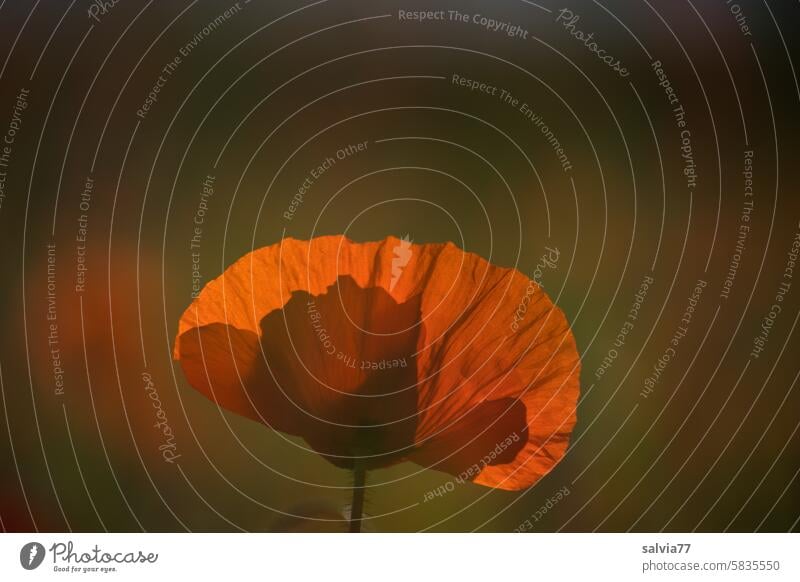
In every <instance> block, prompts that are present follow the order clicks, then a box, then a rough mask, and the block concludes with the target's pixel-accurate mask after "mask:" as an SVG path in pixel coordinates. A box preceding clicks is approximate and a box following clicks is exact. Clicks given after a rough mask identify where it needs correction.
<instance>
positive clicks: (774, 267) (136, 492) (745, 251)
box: [0, 0, 800, 532]
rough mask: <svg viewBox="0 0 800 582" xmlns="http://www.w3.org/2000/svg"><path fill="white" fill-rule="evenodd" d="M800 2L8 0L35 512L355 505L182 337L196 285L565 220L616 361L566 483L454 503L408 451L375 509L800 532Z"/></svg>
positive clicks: (20, 400) (522, 235) (481, 245)
mask: <svg viewBox="0 0 800 582" xmlns="http://www.w3.org/2000/svg"><path fill="white" fill-rule="evenodd" d="M419 11H430V14H428V15H427V16H428V17H429V18H426V19H424V20H420V19H416V20H415V19H414V17H413V16H412V15H413V14H415V13H418V12H419ZM798 23H800V7H798V5H797V4H796V3H777V2H771V3H767V2H757V1H755V0H753V1H749V0H739V1H738V3H736V4H734V3H726V2H692V1H691V0H688V1H685V2H684V1H682V2H667V1H657V2H651V3H648V2H642V3H631V2H625V1H622V0H613V1H612V0H603V1H602V2H594V1H588V0H586V1H584V0H573V1H572V2H570V3H568V4H567V5H566V6H561V5H556V4H554V3H553V2H552V1H550V0H542V2H538V3H533V2H528V1H527V0H504V1H502V2H488V1H482V2H478V1H472V2H468V1H460V2H456V1H450V0H442V1H440V2H437V3H436V4H435V5H432V4H431V3H423V2H413V1H410V0H408V1H401V2H395V1H392V2H389V1H382V0H380V1H372V2H357V1H346V0H345V1H341V0H336V1H334V0H320V1H316V2H308V3H305V2H289V1H270V2H264V1H260V0H252V1H250V2H247V1H245V0H240V2H236V3H234V2H231V3H228V2H225V1H214V2H211V1H205V0H194V1H185V0H182V1H180V2H144V1H138V0H137V1H134V0H124V1H120V2H118V3H116V4H113V5H112V3H110V2H108V3H105V4H104V3H101V2H91V3H90V2H87V1H86V0H76V1H73V2H71V3H66V2H41V3H40V2H29V1H19V2H17V1H15V2H6V3H0V66H1V67H2V68H1V69H0V78H1V79H2V80H1V81H0V133H1V134H3V136H4V141H3V143H2V144H0V172H2V174H0V255H2V259H0V260H2V263H1V264H2V276H3V283H2V285H0V309H1V310H2V323H3V333H2V335H1V336H0V342H2V343H1V344H0V392H1V393H2V399H1V400H0V406H2V411H3V412H2V415H0V425H2V429H0V435H2V436H0V470H2V480H0V519H1V520H2V527H3V529H4V530H5V531H66V530H72V531H105V530H108V531H186V530H191V531H239V530H247V531H272V530H285V529H296V528H298V527H299V526H298V524H297V520H296V519H294V520H293V519H292V518H291V516H292V515H303V514H310V515H312V516H317V517H321V518H323V519H325V518H329V517H330V516H331V515H333V516H334V517H333V519H335V516H336V515H338V514H341V513H342V511H343V507H344V506H345V505H347V504H348V503H349V502H350V494H349V489H348V488H349V487H350V486H351V485H352V482H351V480H352V478H351V476H350V475H349V474H348V473H347V472H346V471H342V470H340V469H337V468H336V467H334V466H333V465H331V464H329V463H327V462H326V461H325V460H323V459H322V458H321V457H319V456H317V455H314V454H312V453H309V452H305V451H303V450H302V449H301V447H299V446H298V444H300V442H299V441H298V440H297V439H294V438H293V437H288V436H286V435H282V434H278V433H274V432H272V431H270V430H268V429H266V428H264V427H263V426H260V425H258V424H256V423H254V422H251V421H249V420H246V419H244V418H241V417H237V416H236V415H233V414H229V413H227V412H224V411H221V410H219V409H218V408H216V407H215V406H214V405H213V404H212V403H211V402H210V401H208V400H206V399H205V398H204V397H203V396H201V395H200V394H199V393H198V392H196V391H195V390H193V389H192V388H191V387H190V386H189V385H188V383H187V382H186V380H185V379H184V377H183V374H182V372H181V370H180V367H179V365H178V364H177V363H176V362H173V361H172V343H173V340H174V336H175V333H176V331H177V324H178V319H179V317H180V315H181V313H182V312H183V311H184V309H186V307H187V306H188V305H189V303H190V302H191V299H192V292H193V285H195V286H196V285H201V286H202V285H203V284H205V283H206V282H208V281H210V280H212V279H214V278H215V277H217V276H219V275H220V274H221V273H222V271H223V270H224V269H225V268H226V267H227V266H229V265H230V264H232V263H233V262H234V261H235V260H236V259H238V258H239V257H240V256H242V255H244V254H245V253H247V252H249V251H250V250H252V249H254V248H259V247H261V246H265V245H269V244H273V243H276V242H278V241H280V240H281V239H282V238H284V237H295V238H299V239H308V238H312V237H315V236H320V235H326V234H339V233H344V234H346V235H347V236H348V237H350V238H351V239H353V240H357V241H370V240H379V239H382V238H384V237H386V236H389V235H393V236H404V235H406V234H407V235H409V236H410V237H411V238H412V239H413V241H414V242H415V243H426V242H443V241H453V242H454V243H455V244H456V245H458V246H459V247H461V248H464V249H465V250H467V251H470V252H475V253H478V254H480V255H481V256H483V257H484V258H486V259H487V260H489V261H490V262H492V263H494V264H497V265H501V266H508V267H514V268H516V269H518V270H520V271H521V272H523V273H525V274H527V275H528V276H530V277H533V276H534V271H535V269H536V265H537V263H538V262H539V260H540V258H541V257H542V255H543V254H545V253H547V252H548V251H547V250H546V248H551V249H558V251H559V260H558V262H557V263H556V264H555V266H554V267H552V268H547V269H545V270H544V271H543V272H542V274H541V278H540V282H541V283H542V285H543V286H544V288H545V290H546V291H547V292H548V294H549V295H550V297H551V298H552V299H553V300H554V302H555V303H556V304H557V305H558V306H559V307H560V308H561V309H562V310H564V312H565V314H566V315H567V318H568V320H569V321H570V323H571V325H572V328H573V331H574V334H575V337H576V340H577V344H578V348H579V351H580V353H581V357H582V361H583V372H582V378H581V385H582V388H581V389H582V392H581V400H580V403H579V406H578V424H577V426H576V429H575V431H574V433H573V439H572V442H571V445H570V449H569V450H568V453H567V455H566V457H565V458H564V459H563V460H562V461H561V463H560V464H559V465H557V466H556V468H555V469H554V470H553V471H552V472H551V473H550V474H548V475H547V476H546V477H545V478H543V479H542V480H541V481H540V482H539V483H537V484H536V485H535V486H534V487H533V488H531V489H529V490H527V491H522V492H508V491H499V490H490V489H487V488H484V487H481V486H478V485H473V484H470V483H466V484H464V485H460V486H456V487H455V488H454V489H453V491H449V492H447V493H446V494H445V495H441V496H435V497H434V498H433V499H432V500H429V501H425V498H426V493H428V492H430V491H432V490H436V489H437V488H438V487H440V486H442V485H445V484H446V483H447V482H449V481H450V479H451V478H450V476H448V475H445V474H443V473H439V472H436V471H422V470H420V468H419V467H417V466H415V465H411V464H401V465H397V466H395V467H392V468H391V469H385V470H380V471H374V472H373V473H372V474H371V475H370V485H372V487H370V489H369V490H368V491H367V495H366V511H367V513H368V514H369V515H370V516H372V518H371V519H370V520H369V524H368V525H367V526H366V529H369V530H370V531H420V530H425V531H472V530H480V531H498V532H503V531H515V530H524V531H595V530H598V531H629V530H631V531H659V530H665V531H692V530H697V531H787V530H795V531H796V530H797V529H798V517H799V516H800V483H798V479H797V477H798V471H799V470H800V448H799V447H798V444H800V436H799V435H798V434H797V427H798V423H799V422H800V419H798V414H797V411H798V410H799V409H800V396H799V395H798V388H797V377H798V371H799V370H800V368H798V365H797V354H798V350H799V349H800V343H799V342H798V333H797V330H796V324H797V320H798V305H799V304H800V281H795V275H798V272H797V271H796V270H795V268H796V263H795V261H796V259H797V250H798V246H797V245H798V244H800V242H798V241H800V239H798V236H800V234H799V233H800V224H799V221H800V200H799V199H798V197H797V191H798V185H799V184H798V171H797V155H798V151H799V150H798V135H800V132H798V129H800V128H799V127H798V125H799V124H798V112H799V110H798V105H799V104H800V89H798V84H797V78H796V66H797V63H798V61H799V60H800V53H798V44H797V38H798V36H797V32H798ZM512 31H513V32H512ZM509 33H511V34H509ZM605 57H608V58H607V59H606V60H603V58H605ZM606 61H608V62H606ZM617 61H618V62H619V65H617V66H616V69H617V70H615V66H614V65H615V63H617ZM357 144H362V146H361V147H360V148H359V147H357ZM353 146H355V147H353ZM3 148H4V149H3ZM337 153H338V154H339V155H338V157H337ZM328 158H332V159H334V161H335V163H332V164H326V165H327V166H329V167H328V168H326V169H325V171H323V172H317V170H316V168H318V167H319V166H321V165H323V163H324V162H325V161H326V160H327V159H328ZM312 171H314V172H315V173H316V174H317V177H313V175H312ZM304 182H305V183H306V184H307V187H305V188H304V192H303V194H302V196H301V197H300V198H296V195H297V194H298V190H299V189H300V188H301V187H303V185H304ZM309 183H310V185H308V184H309ZM204 188H205V190H204ZM293 201H294V203H293ZM193 237H194V238H193ZM793 245H794V246H793ZM698 287H699V289H700V291H701V292H700V293H697V292H696V291H695V289H696V288H698ZM693 294H694V295H695V297H694V298H693V299H692V295H693ZM776 306H777V308H776ZM687 312H690V317H689V318H688V319H686V317H685V314H686V313H687ZM682 319H683V320H684V321H682ZM620 334H622V335H620ZM670 348H672V349H670ZM156 402H157V405H155V404H154V403H156ZM159 423H161V424H160V425H159ZM166 427H168V428H169V438H167V437H166V436H165V430H166ZM165 451H169V452H168V453H165ZM559 492H560V493H561V494H560V495H559ZM305 525H306V526H307V527H309V528H311V529H313V528H320V529H337V527H338V525H339V524H337V523H336V522H312V523H311V524H310V525H309V524H305Z"/></svg>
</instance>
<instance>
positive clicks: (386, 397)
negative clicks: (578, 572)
mask: <svg viewBox="0 0 800 582" xmlns="http://www.w3.org/2000/svg"><path fill="white" fill-rule="evenodd" d="M174 357H175V358H176V359H177V360H179V361H180V363H181V366H182V368H183V371H184V374H185V375H186V378H187V379H188V381H189V383H190V384H191V385H192V386H193V387H194V388H195V389H197V390H199V391H200V392H202V393H203V394H204V395H205V396H207V397H208V398H209V399H211V400H212V401H213V402H215V403H217V404H218V405H219V406H221V407H223V408H225V409H227V410H229V411H232V412H234V413H237V414H239V415H242V416H245V417H247V418H250V419H253V420H255V421H257V422H260V423H263V424H265V425H266V426H269V427H271V428H273V429H275V430H278V431H281V432H284V433H288V434H292V435H296V436H300V437H302V438H303V439H304V440H305V441H306V442H307V443H308V445H309V446H310V447H311V449H313V450H314V451H316V452H317V453H319V454H320V455H322V456H323V457H324V458H326V459H327V460H329V461H330V462H331V463H333V464H335V465H336V466H338V467H342V468H346V469H357V468H360V469H362V470H366V469H375V468H380V467H386V466H389V465H392V464H395V463H398V462H401V461H412V462H415V463H418V464H420V465H422V466H424V467H429V468H432V469H437V470H440V471H444V472H447V473H450V474H451V475H454V476H456V477H459V478H461V479H465V480H471V481H473V482H475V483H479V484H481V485H486V486H490V487H496V488H500V489H508V490H518V489H523V488H526V487H529V486H531V485H533V484H534V483H535V482H536V481H537V480H538V479H540V478H541V477H542V476H543V475H545V474H546V473H547V472H548V471H550V470H551V469H552V468H553V467H554V466H555V464H556V463H557V462H558V461H559V460H560V459H561V457H562V456H563V455H564V453H565V451H566V448H567V444H568V442H569V436H570V433H571V431H572V428H573V426H574V424H575V407H576V401H577V397H578V392H579V379H578V376H579V369H580V362H579V359H578V354H577V350H576V347H575V341H574V338H573V336H572V333H571V331H570V328H569V324H568V323H567V321H566V319H565V317H564V315H563V313H562V312H561V311H560V310H559V309H558V308H557V307H556V306H555V305H553V303H552V302H551V301H550V299H549V298H548V297H547V296H546V294H545V293H544V291H543V290H542V289H541V288H540V287H539V286H538V284H536V283H535V282H533V281H530V280H529V279H528V278H527V277H525V276H524V275H522V274H521V273H519V272H518V271H516V270H514V269H509V268H501V267H497V266H494V265H491V264H490V263H488V262H487V261H485V260H484V259H482V258H481V257H479V256H477V255H475V254H472V253H466V252H464V251H462V250H460V249H459V248H457V247H456V246H454V245H453V244H452V243H446V244H423V245H416V244H412V243H411V242H409V241H407V240H401V239H397V238H393V237H389V238H387V239H385V240H383V241H379V242H368V243H355V242H352V241H350V240H348V239H347V238H346V237H343V236H325V237H319V238H315V239H312V240H310V241H299V240H294V239H284V240H283V241H281V242H280V243H278V244H275V245H272V246H269V247H265V248H261V249H258V250H255V251H253V252H251V253H249V254H247V255H245V256H244V257H242V258H241V259H239V260H238V261H237V262H236V263H234V264H233V265H232V266H230V267H229V268H228V269H227V270H226V271H225V272H224V273H223V274H222V275H221V276H220V277H219V278H217V279H215V280H213V281H211V282H209V283H208V284H207V285H206V286H205V287H204V288H203V290H202V291H201V292H200V294H199V295H198V296H197V298H196V299H195V300H194V301H193V302H192V304H191V305H190V306H189V307H188V308H187V309H186V311H185V312H184V314H183V316H182V317H181V319H180V323H179V327H178V333H177V338H176V342H175V348H174ZM357 481H358V479H357Z"/></svg>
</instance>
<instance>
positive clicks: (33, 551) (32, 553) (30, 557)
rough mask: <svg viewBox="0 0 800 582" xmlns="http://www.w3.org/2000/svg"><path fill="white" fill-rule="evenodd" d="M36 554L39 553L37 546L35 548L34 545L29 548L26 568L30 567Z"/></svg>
mask: <svg viewBox="0 0 800 582" xmlns="http://www.w3.org/2000/svg"><path fill="white" fill-rule="evenodd" d="M38 553H39V547H38V546H35V545H34V546H31V551H30V553H29V554H28V566H30V565H31V564H33V560H34V558H36V555H37V554H38Z"/></svg>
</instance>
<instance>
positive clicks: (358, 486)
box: [350, 459, 367, 533]
mask: <svg viewBox="0 0 800 582" xmlns="http://www.w3.org/2000/svg"><path fill="white" fill-rule="evenodd" d="M366 482H367V469H366V467H365V466H364V461H363V460H361V459H356V460H355V463H354V465H353V503H352V505H351V506H350V533H360V532H361V516H362V514H363V512H364V484H365V483H366Z"/></svg>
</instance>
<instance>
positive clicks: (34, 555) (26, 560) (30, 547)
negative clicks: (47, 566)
mask: <svg viewBox="0 0 800 582" xmlns="http://www.w3.org/2000/svg"><path fill="white" fill-rule="evenodd" d="M44 554H45V551H44V546H43V545H42V544H40V543H39V542H29V543H27V544H25V545H24V546H22V549H21V550H20V551H19V563H20V564H22V567H23V568H25V569H26V570H35V569H36V568H38V567H39V566H41V564H42V562H43V561H44Z"/></svg>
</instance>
